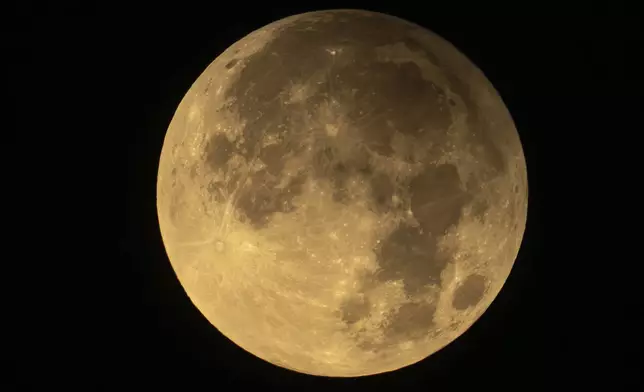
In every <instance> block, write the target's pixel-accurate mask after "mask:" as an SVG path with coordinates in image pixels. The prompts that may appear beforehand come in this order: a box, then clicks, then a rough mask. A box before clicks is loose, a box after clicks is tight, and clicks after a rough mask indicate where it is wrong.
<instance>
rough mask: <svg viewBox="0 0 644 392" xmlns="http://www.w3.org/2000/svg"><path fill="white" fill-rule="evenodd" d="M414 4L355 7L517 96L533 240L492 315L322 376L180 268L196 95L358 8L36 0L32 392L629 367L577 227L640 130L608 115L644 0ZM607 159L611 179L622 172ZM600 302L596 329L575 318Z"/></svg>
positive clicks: (30, 182) (20, 57)
mask: <svg viewBox="0 0 644 392" xmlns="http://www.w3.org/2000/svg"><path fill="white" fill-rule="evenodd" d="M397 3H401V2H393V3H392V4H394V5H390V6H389V7H374V6H373V5H372V6H367V5H364V4H359V3H357V2H351V3H345V4H342V5H341V6H340V7H341V8H366V9H371V10H375V11H382V12H389V13H392V14H394V15H396V16H400V17H402V18H405V19H408V20H410V21H413V22H416V23H418V24H420V25H423V26H425V27H427V28H429V29H430V30H432V31H434V32H436V33H438V34H439V35H441V36H443V37H444V38H445V39H447V40H448V41H450V42H451V43H452V44H454V45H455V46H456V47H457V48H459V49H460V50H461V51H462V52H464V53H465V54H466V55H467V56H468V57H469V58H470V59H471V60H472V61H473V62H474V63H475V64H477V65H478V66H479V67H480V68H481V69H482V70H483V72H484V73H485V74H486V76H487V77H488V78H489V79H490V80H491V82H492V83H493V84H494V86H495V87H496V89H497V90H498V91H499V92H500V94H501V96H502V97H503V99H504V100H505V102H506V104H507V106H508V108H509V110H510V112H511V113H512V116H513V118H514V121H515V123H516V125H517V128H518V130H519V132H520V135H521V138H522V141H523V143H524V150H525V153H526V157H527V162H528V174H529V186H530V204H529V216H528V227H527V231H526V236H525V240H524V244H523V247H522V249H521V252H520V255H519V258H518V260H517V263H516V267H515V268H514V270H513V272H512V274H511V276H510V278H509V280H508V282H507V284H506V286H505V288H504V289H503V291H502V293H501V294H500V295H499V297H498V299H497V300H496V301H495V302H494V303H493V305H492V306H491V308H490V309H489V310H488V311H487V312H486V313H485V315H484V316H483V317H482V318H481V319H480V320H479V322H477V323H476V324H475V325H474V326H473V327H472V328H471V329H470V330H469V331H468V332H467V333H465V334H464V335H463V336H462V337H461V338H459V339H458V340H457V341H456V342H454V343H453V344H451V345H450V346H448V347H447V348H446V349H444V350H442V351H441V352H439V353H438V354H436V355H434V356H432V357H431V358H429V359H427V360H425V361H423V362H421V363H419V364H417V365H414V366H411V367H409V368H406V369H403V370H401V371H398V372H395V373H390V374H385V375H380V376H375V377H369V378H365V379H338V380H332V379H325V378H317V377H308V376H303V375H299V374H296V373H293V372H290V371H287V370H283V369H281V368H277V367H275V366H272V365H270V364H268V363H265V362H263V361H261V360H259V359H257V358H255V357H253V356H252V355H250V354H248V353H246V352H245V351H243V350H241V349H240V348H238V347H237V346H236V345H234V344H233V343H231V342H230V341H228V340H227V339H225V338H224V337H223V336H222V335H221V334H219V333H218V332H217V331H216V330H215V329H214V328H212V327H211V325H210V324H209V323H208V322H207V320H206V319H205V318H204V317H202V316H201V314H200V313H199V312H198V311H197V310H196V309H195V308H194V306H193V305H192V304H191V303H190V301H189V300H188V298H187V297H186V295H185V293H184V292H183V290H182V288H181V286H180V285H179V283H178V281H177V280H176V278H175V276H174V273H173V271H172V269H171V267H170V264H169V262H168V260H167V256H166V255H165V251H164V248H163V245H162V242H161V237H160V234H159V229H158V224H157V218H156V205H155V190H156V189H155V185H156V170H157V163H158V156H159V153H160V149H161V146H162V142H163V137H164V134H165V131H166V129H167V126H168V124H169V122H170V120H171V118H172V115H173V113H174V110H175V108H176V106H177V105H178V103H179V101H180V100H181V98H182V97H183V95H184V94H185V92H186V91H187V90H188V88H189V87H190V85H191V84H192V82H193V81H194V80H195V79H196V78H197V77H198V76H199V74H200V73H201V72H202V71H203V69H204V68H205V67H206V66H207V65H208V64H209V63H210V62H211V61H212V60H213V59H214V58H215V57H216V56H217V55H218V54H219V53H220V52H222V51H223V50H224V49H226V48H227V47H228V46H229V45H230V44H232V43H233V42H235V41H236V40H238V39H240V38H242V37H243V36H244V35H246V34H247V33H249V32H250V31H252V30H254V29H257V28H259V27H262V26H263V25H265V24H267V23H270V22H271V21H274V20H276V19H279V18H282V17H284V16H287V15H290V14H294V13H299V12H304V11H311V10H315V9H325V8H338V6H336V5H334V4H330V3H320V4H318V5H314V4H313V3H307V6H302V7H273V8H269V7H268V6H261V7H263V8H257V6H255V5H254V4H255V3H251V2H236V4H228V5H226V6H225V7H226V9H224V8H222V7H224V5H223V4H221V3H220V2H214V1H213V2H202V3H193V2H189V1H179V2H168V3H163V5H162V4H161V2H159V3H158V4H157V3H150V4H148V5H145V6H144V5H142V4H140V5H137V6H132V5H129V4H128V5H127V6H126V5H125V3H124V5H122V6H117V5H111V4H110V5H109V6H107V5H106V6H97V5H92V6H87V5H84V6H63V5H60V4H56V5H55V6H54V5H51V6H49V7H44V8H43V7H38V6H36V5H34V4H31V3H29V2H24V3H21V4H22V5H20V6H17V7H18V8H17V9H16V10H15V11H16V13H15V16H10V17H9V18H7V19H9V21H8V23H7V24H5V27H3V28H4V29H5V30H6V32H7V34H5V37H4V38H3V50H4V51H5V52H6V53H9V55H8V56H6V57H5V60H3V61H5V64H8V65H9V71H8V72H6V73H5V75H4V77H5V78H6V82H7V85H8V86H9V89H8V90H7V91H9V92H10V95H11V98H12V102H13V103H14V107H13V108H14V110H13V114H14V116H15V117H14V118H15V120H16V121H15V124H16V128H15V132H9V141H10V143H9V145H10V148H8V149H7V151H6V153H5V155H4V157H5V158H8V159H9V161H8V163H7V166H5V167H8V168H11V170H9V172H10V173H8V174H7V177H6V178H7V179H6V181H7V183H10V184H12V188H11V189H19V190H20V192H11V193H12V195H11V196H10V197H13V199H11V202H12V203H13V204H10V205H11V206H12V208H9V209H8V210H9V211H8V219H9V222H10V223H11V226H10V227H11V230H10V231H11V233H12V236H11V237H10V239H11V241H9V243H10V244H11V249H12V253H11V254H15V255H17V256H14V257H12V258H11V260H24V261H23V262H20V263H17V262H16V263H12V264H18V270H19V271H18V272H16V274H13V275H12V274H8V276H14V277H17V278H15V279H13V278H10V279H8V282H7V285H5V286H6V287H8V288H9V290H10V291H9V294H8V296H7V298H9V299H10V301H11V304H12V305H13V306H11V307H10V308H11V310H12V311H13V310H14V309H15V311H16V312H15V313H12V316H11V317H10V318H9V319H10V320H11V321H12V322H11V323H10V324H11V325H13V326H15V327H16V328H15V333H13V334H12V335H9V336H10V340H11V342H10V345H9V346H10V350H15V351H11V353H12V354H11V355H10V361H9V362H10V363H9V366H8V368H7V369H8V370H9V372H8V374H9V377H8V378H7V379H6V380H5V381H3V382H8V383H9V385H10V386H17V387H16V390H30V389H31V388H30V386H32V385H35V384H39V383H44V384H45V385H50V386H51V385H78V386H81V385H84V386H85V387H84V388H83V389H84V390H115V389H128V388H129V387H131V386H134V385H137V386H139V387H141V388H143V389H144V390H147V389H150V390H151V389H153V388H163V389H169V388H172V387H178V388H181V389H182V390H192V389H193V388H192V386H194V389H196V387H197V386H200V387H205V388H209V389H211V390H213V389H214V390H222V391H229V390H231V391H232V390H238V389H239V390H240V389H242V388H246V387H248V388H252V387H257V388H262V389H263V390H266V389H268V390H272V389H278V388H279V389H283V388H288V387H299V388H307V390H328V389H329V388H342V389H347V390H348V389H351V390H354V391H355V390H373V389H374V388H375V389H383V390H385V389H387V390H391V389H392V388H393V389H401V390H411V389H414V390H416V389H419V390H430V389H432V390H471V389H472V388H479V389H481V388H482V389H487V388H494V389H499V388H501V389H502V390H505V389H508V390H509V389H512V390H525V389H530V390H546V389H547V390H550V389H555V388H563V387H564V386H568V387H575V386H578V385H579V383H580V382H581V381H582V380H583V381H584V382H586V381H591V380H594V379H595V378H594V377H595V375H596V374H598V373H594V372H593V371H591V370H590V369H591V368H590V367H586V366H585V365H584V364H585V363H586V361H589V362H597V361H604V360H606V361H607V362H610V363H612V364H616V363H619V364H620V365H619V366H620V368H622V370H623V371H624V372H628V369H629V366H633V365H632V364H633V362H632V361H631V360H630V359H629V358H630V357H628V358H627V357H626V356H615V357H606V356H602V355H601V354H600V353H599V351H598V350H600V349H603V348H604V346H606V344H605V343H602V341H603V340H602V339H598V338H597V335H592V334H590V333H589V332H588V328H589V325H593V324H594V325H597V324H602V323H604V321H603V317H604V316H603V314H604V313H602V311H601V310H600V309H597V308H592V307H590V306H589V307H590V308H592V309H586V308H585V306H588V305H585V304H584V301H583V300H580V299H579V298H580V295H581V293H583V292H585V291H584V290H586V291H587V290H588V287H589V286H590V281H585V282H588V283H587V284H583V283H581V282H577V281H584V278H582V277H581V274H582V273H581V272H578V271H579V269H580V268H582V267H583V269H588V265H589V263H591V262H592V260H593V258H599V257H600V256H599V255H598V254H593V255H589V256H586V255H585V253H584V255H583V256H582V251H580V250H579V249H580V248H583V247H585V246H587V245H583V244H588V243H593V242H600V239H601V238H604V237H603V234H600V233H596V232H595V234H591V235H585V236H583V238H577V237H581V234H580V233H581V230H582V228H580V227H582V226H584V227H587V226H589V225H591V224H592V221H590V220H589V219H588V218H587V217H586V215H585V212H584V211H588V207H587V206H586V204H584V203H590V202H588V201H585V200H586V199H587V195H589V194H591V193H592V194H593V195H595V193H593V192H606V190H605V189H604V188H606V187H607V186H595V187H589V185H588V183H589V181H590V182H594V183H597V176H598V174H597V173H599V172H602V170H604V169H602V167H604V166H602V165H601V163H602V162H603V160H605V159H607V158H606V157H607V156H608V155H607V154H608V153H609V151H610V150H611V149H613V147H612V146H611V145H610V143H611V141H610V138H607V137H606V135H607V133H610V132H616V130H617V129H625V125H624V124H621V123H619V120H620V118H622V117H621V116H620V115H618V114H610V115H608V114H607V113H609V112H610V113H613V110H614V109H615V110H618V112H615V113H622V112H629V111H634V109H635V106H634V103H633V101H632V100H631V99H630V98H628V97H627V95H626V94H627V93H628V91H629V90H632V89H633V88H634V87H633V88H631V87H630V86H634V85H635V83H636V82H637V80H638V77H639V76H638V74H637V70H638V69H639V68H640V67H639V66H640V64H641V63H637V62H634V61H637V60H638V59H637V58H636V59H634V60H631V58H630V57H631V55H632V54H633V53H634V51H635V48H637V47H638V44H641V40H639V38H638V36H637V34H636V33H638V24H637V23H635V20H634V18H633V14H634V12H633V11H632V10H628V9H627V7H625V6H621V5H620V4H619V2H607V3H606V4H605V5H603V6H600V5H593V6H592V7H590V6H588V5H586V4H585V3H579V4H575V5H573V4H570V5H567V6H566V5H564V4H562V3H564V2H553V3H551V4H547V3H544V2H515V3H516V4H514V5H510V6H509V8H508V6H507V5H506V4H507V2H478V3H484V4H480V5H477V6H473V5H472V4H470V3H474V2H469V1H467V2H465V1H463V2H458V1H451V2H440V3H442V4H438V3H439V2H417V4H418V5H416V6H413V5H411V4H416V2H409V4H410V5H409V6H405V7H403V6H400V5H398V4H397ZM425 3H436V4H431V5H429V4H425ZM490 3H497V5H494V4H490ZM206 4H210V5H206ZM217 4H219V7H218V6H217ZM366 4H368V3H366ZM423 4H425V5H423ZM9 15H11V13H9ZM640 26H641V23H640ZM639 47H640V48H641V47H642V45H640V46H639ZM640 50H641V49H640ZM638 56H639V61H641V55H636V56H635V57H638ZM640 80H641V79H640ZM640 129H641V124H640ZM598 139H601V140H598ZM14 143H15V144H14ZM591 146H592V147H591ZM591 149H592V150H593V151H595V152H594V153H593V154H588V150H591ZM25 157H27V158H25ZM32 157H33V158H32ZM605 170H606V172H602V173H603V174H601V176H602V177H601V178H602V181H608V182H610V179H611V178H613V177H614V176H617V175H619V173H620V171H619V170H616V171H608V170H609V169H605ZM610 170H612V169H610ZM25 173H29V175H25ZM34 178H35V180H34ZM591 180H592V181H591ZM602 184H603V183H602ZM7 189H9V188H7ZM582 189H584V190H583V191H582ZM14 193H15V194H14ZM593 205H594V206H595V207H594V208H595V209H596V210H597V204H593ZM600 210H601V209H600ZM598 214H599V213H598ZM45 216H46V217H47V219H43V217H45ZM43 221H44V222H43ZM34 222H41V223H38V224H34ZM45 271H46V272H45ZM570 276H574V277H575V279H574V280H575V281H576V282H575V283H571V279H570V278H569V277H570ZM578 286H580V287H581V288H578ZM593 312H595V313H593ZM593 314H594V317H592V316H591V321H590V322H587V323H584V324H583V325H584V327H582V328H580V327H576V326H574V325H576V323H577V319H578V318H583V317H587V316H588V315H593ZM12 331H14V330H12ZM625 331H626V330H625ZM584 333H586V334H588V335H589V336H588V337H586V336H583V337H582V336H581V335H582V334H584ZM624 333H626V332H624ZM580 341H583V342H593V343H592V346H593V347H596V348H597V350H595V349H594V348H593V349H590V348H589V344H578V343H579V342H580ZM3 351H4V350H3ZM589 358H599V359H589ZM619 361H622V362H619ZM615 366H617V365H615ZM603 369H604V372H606V371H607V370H608V367H603ZM619 380H622V381H624V382H625V383H626V382H627V381H626V380H627V379H626V378H624V377H620V378H619ZM188 385H190V386H191V387H190V388H189V387H188ZM613 385H615V384H613ZM8 390H13V389H8ZM614 390H622V389H621V388H620V387H617V388H616V389H614Z"/></svg>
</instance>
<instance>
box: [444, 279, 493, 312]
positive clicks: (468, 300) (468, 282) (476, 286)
mask: <svg viewBox="0 0 644 392" xmlns="http://www.w3.org/2000/svg"><path fill="white" fill-rule="evenodd" d="M485 284H486V279H485V277H484V276H482V275H478V274H474V275H470V276H468V277H467V278H466V279H465V281H463V283H461V285H460V286H459V287H458V288H457V289H456V291H455V292H454V297H453V299H452V307H453V308H454V309H456V310H464V309H467V308H469V307H471V306H474V305H476V304H478V303H479V302H480V301H481V298H483V294H484V293H485Z"/></svg>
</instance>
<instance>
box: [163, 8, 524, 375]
mask: <svg viewBox="0 0 644 392" xmlns="http://www.w3.org/2000/svg"><path fill="white" fill-rule="evenodd" d="M527 193H528V185H527V173H526V163H525V158H524V154H523V149H522V146H521V142H520V139H519V135H518V133H517V131H516V128H515V126H514V123H513V121H512V118H511V116H510V114H509V112H508V110H507V108H506V107H505V105H504V103H503V101H502V100H501V98H500V96H499V95H498V93H497V92H496V90H495V89H494V88H493V86H492V85H491V83H490V82H489V81H488V80H487V78H486V77H485V76H484V75H483V74H482V72H481V71H480V70H479V69H478V68H477V67H476V66H475V65H474V64H472V62H471V61H470V60H469V59H467V58H466V57H465V56H464V55H463V54H461V53H460V52H459V51H458V50H457V49H456V48H454V47H453V46H452V45H451V44H449V43H448V42H446V41H445V40H443V39H442V38H440V37H439V36H437V35H435V34H433V33H432V32H430V31H428V30H426V29H424V28H421V27H420V26H418V25H415V24H413V23H410V22H407V21H405V20H402V19H399V18H397V17H393V16H389V15H385V14H380V13H375V12H367V11H358V10H333V11H321V12H312V13H306V14H301V15H295V16H291V17H287V18H285V19H282V20H279V21H277V22H274V23H272V24H269V25H267V26H265V27H263V28H261V29H259V30H256V31H254V32H252V33H250V34H249V35H247V36H246V37H244V38H242V39H241V40H239V41H238V42H236V43H234V44H233V45H232V46H230V47H229V48H228V49H227V50H226V51H224V52H223V53H222V54H221V55H220V56H219V57H217V58H216V59H215V60H214V61H213V62H212V63H211V64H210V65H209V66H208V67H207V69H206V70H205V71H204V72H203V73H202V74H201V75H200V76H199V77H198V79H197V80H196V81H195V82H194V84H193V85H192V87H191V88H190V90H189V91H188V92H187V94H186V95H185V97H184V98H183V100H182V101H181V103H180V104H179V106H178V108H177V110H176V112H175V115H174V117H173V119H172V121H171V123H170V125H169V128H168V131H167V134H166V137H165V141H164V144H163V149H162V151H161V156H160V163H159V171H158V179H157V210H158V217H159V224H160V229H161V234H162V237H163V242H164V245H165V248H166V251H167V254H168V257H169V260H170V262H171V264H172V267H173V269H174V271H175V272H176V275H177V277H178V280H179V281H180V282H181V284H182V286H183V288H184V289H185V291H186V293H187V295H188V296H189V297H190V299H191V300H192V302H193V303H194V305H195V306H196V307H197V308H198V309H199V310H200V311H201V312H202V313H203V315H204V316H205V317H206V318H207V319H208V320H209V321H210V322H211V323H212V325H213V326H215V327H216V328H217V329H218V330H219V331H220V332H221V333H222V334H223V335H225V336H226V337H227V338H229V339H230V340H232V341H233V342H235V343H236V344H237V345H238V346H240V347H241V348H243V349H245V350H246V351H248V352H250V353H252V354H254V355H255V356H257V357H259V358H262V359H263V360H266V361H268V362H271V363H273V364H275V365H278V366H281V367H284V368H288V369H291V370H295V371H298V372H301V373H307V374H313V375H324V376H335V377H350V376H363V375H369V374H376V373H382V372H387V371H392V370H395V369H399V368H401V367H404V366H407V365H410V364H413V363H415V362H418V361H420V360H422V359H424V358H426V357H428V356H429V355H431V354H433V353H435V352H436V351H438V350H440V349H441V348H443V347H445V346H446V345H447V344H449V343H450V342H452V341H453V340H455V339H456V338H457V337H458V336H460V335H461V334H462V333H463V332H464V331H465V330H467V329H468V328H469V327H470V326H471V325H472V324H473V323H474V322H475V321H476V320H477V319H478V318H479V317H480V316H481V315H482V313H483V312H484V311H485V310H486V309H487V308H488V306H489V305H490V303H491V302H492V301H493V300H494V298H495V297H496V296H497V294H498V293H499V291H500V290H501V288H502V286H503V284H504V282H505V281H506V279H507V277H508V275H509V273H510V270H511V268H512V265H513V264H514V261H515V259H516V256H517V254H518V251H519V246H520V243H521V239H522V237H523V233H524V230H525V223H526V215H527V204H528V203H527ZM213 355H214V353H213Z"/></svg>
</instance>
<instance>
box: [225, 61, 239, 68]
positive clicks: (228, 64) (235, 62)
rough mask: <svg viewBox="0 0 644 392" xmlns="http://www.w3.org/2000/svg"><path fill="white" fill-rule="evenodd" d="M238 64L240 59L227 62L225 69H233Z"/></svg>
mask: <svg viewBox="0 0 644 392" xmlns="http://www.w3.org/2000/svg"><path fill="white" fill-rule="evenodd" d="M238 62H239V59H232V60H230V61H229V62H227V63H226V65H224V67H226V69H231V68H232V67H234V66H235V65H237V63H238Z"/></svg>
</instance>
